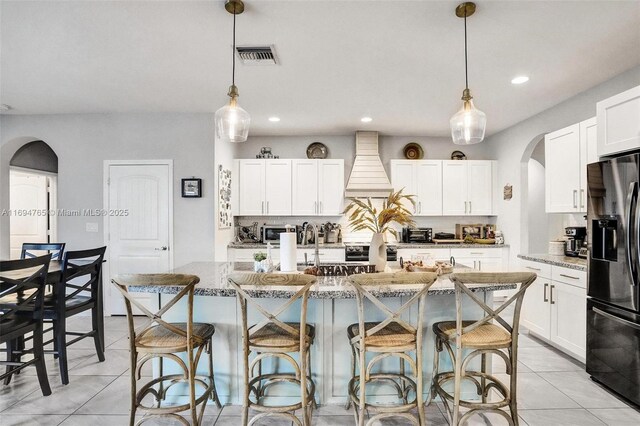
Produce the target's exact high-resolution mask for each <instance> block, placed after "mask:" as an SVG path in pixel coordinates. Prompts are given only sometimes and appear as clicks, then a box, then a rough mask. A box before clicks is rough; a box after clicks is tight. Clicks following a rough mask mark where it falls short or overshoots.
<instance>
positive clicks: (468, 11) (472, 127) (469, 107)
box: [449, 2, 487, 145]
mask: <svg viewBox="0 0 640 426" xmlns="http://www.w3.org/2000/svg"><path fill="white" fill-rule="evenodd" d="M475 11H476V5H475V3H472V2H465V3H462V4H460V5H458V7H456V16H457V17H459V18H464V78H465V89H464V91H463V92H462V108H461V109H460V111H458V112H457V113H456V114H455V115H454V116H453V117H451V120H450V122H449V124H450V126H451V138H452V139H453V143H454V144H456V145H473V144H475V143H479V142H482V140H483V139H484V131H485V128H486V126H487V116H486V115H485V113H484V112H482V111H480V110H479V109H477V108H476V107H475V106H474V105H473V100H472V99H473V96H471V91H470V90H469V73H468V69H467V17H469V16H471V15H473V13H474V12H475Z"/></svg>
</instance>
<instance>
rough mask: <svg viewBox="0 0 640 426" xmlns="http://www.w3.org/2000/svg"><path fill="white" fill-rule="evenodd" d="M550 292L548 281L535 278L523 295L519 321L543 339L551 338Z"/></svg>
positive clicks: (549, 282)
mask: <svg viewBox="0 0 640 426" xmlns="http://www.w3.org/2000/svg"><path fill="white" fill-rule="evenodd" d="M550 290H551V281H550V280H548V279H546V278H540V277H539V278H537V279H536V280H535V281H534V282H533V284H531V286H530V287H529V288H528V289H527V292H526V293H525V295H524V301H523V303H522V312H521V319H520V324H522V326H523V327H526V328H527V329H529V331H531V332H532V333H534V334H536V335H538V336H540V337H543V338H545V339H550V337H551V313H550V312H549V310H550V308H551V305H550V304H549V295H550Z"/></svg>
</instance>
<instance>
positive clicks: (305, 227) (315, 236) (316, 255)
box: [302, 222, 320, 266]
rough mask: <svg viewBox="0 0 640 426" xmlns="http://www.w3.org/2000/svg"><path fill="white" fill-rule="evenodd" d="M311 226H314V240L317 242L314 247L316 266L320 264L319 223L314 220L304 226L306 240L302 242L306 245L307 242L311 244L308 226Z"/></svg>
mask: <svg viewBox="0 0 640 426" xmlns="http://www.w3.org/2000/svg"><path fill="white" fill-rule="evenodd" d="M309 226H311V227H313V238H314V239H313V241H314V243H315V247H314V249H313V256H314V257H315V259H314V266H320V243H319V238H318V234H319V232H320V231H319V229H318V225H317V224H316V223H313V222H309V223H307V224H306V225H305V226H304V241H303V242H302V243H303V244H304V245H305V246H306V245H307V244H309V240H308V238H307V228H309ZM305 263H307V262H306V255H305Z"/></svg>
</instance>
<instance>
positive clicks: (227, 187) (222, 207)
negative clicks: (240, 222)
mask: <svg viewBox="0 0 640 426" xmlns="http://www.w3.org/2000/svg"><path fill="white" fill-rule="evenodd" d="M231 226H233V215H232V213H231V170H229V169H225V168H223V167H222V164H219V165H218V229H228V228H231Z"/></svg>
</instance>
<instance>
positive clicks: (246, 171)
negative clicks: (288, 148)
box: [239, 159, 265, 216]
mask: <svg viewBox="0 0 640 426" xmlns="http://www.w3.org/2000/svg"><path fill="white" fill-rule="evenodd" d="M239 163H240V176H239V181H240V185H239V187H240V188H239V198H240V208H239V213H240V215H243V216H262V215H263V214H264V201H265V185H264V176H265V163H264V160H260V159H256V160H240V162H239Z"/></svg>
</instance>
